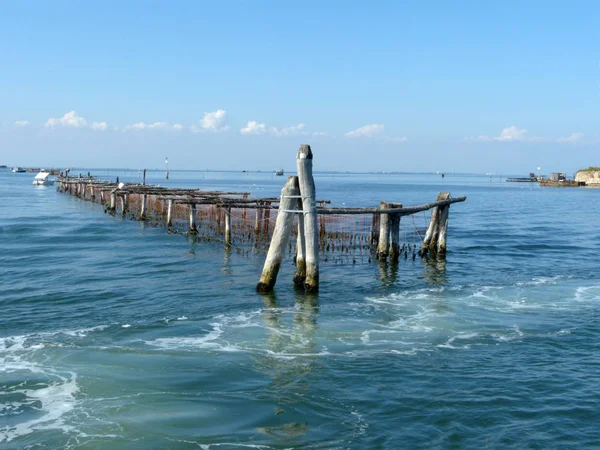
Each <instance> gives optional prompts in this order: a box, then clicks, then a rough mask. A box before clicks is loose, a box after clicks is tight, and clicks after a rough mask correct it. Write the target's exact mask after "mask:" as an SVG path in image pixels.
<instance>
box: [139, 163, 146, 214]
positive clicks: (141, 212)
mask: <svg viewBox="0 0 600 450" xmlns="http://www.w3.org/2000/svg"><path fill="white" fill-rule="evenodd" d="M145 177H146V169H144V178H145ZM146 201H147V195H146V194H143V195H142V206H141V211H140V220H146Z"/></svg>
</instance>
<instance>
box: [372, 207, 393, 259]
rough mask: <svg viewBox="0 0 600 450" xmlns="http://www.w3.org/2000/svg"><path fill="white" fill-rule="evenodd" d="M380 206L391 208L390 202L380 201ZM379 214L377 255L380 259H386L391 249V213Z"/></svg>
mask: <svg viewBox="0 0 600 450" xmlns="http://www.w3.org/2000/svg"><path fill="white" fill-rule="evenodd" d="M379 208H380V209H389V203H387V202H380V203H379ZM379 216H380V218H379V243H378V244H377V254H376V255H375V256H376V257H377V259H378V260H379V261H386V260H387V257H388V253H389V251H390V215H389V214H380V215H379Z"/></svg>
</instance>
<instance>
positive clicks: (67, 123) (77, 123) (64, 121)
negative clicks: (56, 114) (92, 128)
mask: <svg viewBox="0 0 600 450" xmlns="http://www.w3.org/2000/svg"><path fill="white" fill-rule="evenodd" d="M58 125H61V126H63V127H74V128H82V127H85V126H86V125H87V121H86V120H85V119H84V118H83V117H80V116H78V115H77V113H76V112H75V111H71V112H68V113H66V114H65V115H64V116H62V117H61V118H60V119H56V118H50V119H48V121H47V122H46V125H45V126H46V127H48V128H54V127H56V126H58Z"/></svg>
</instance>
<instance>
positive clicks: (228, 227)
mask: <svg viewBox="0 0 600 450" xmlns="http://www.w3.org/2000/svg"><path fill="white" fill-rule="evenodd" d="M225 245H227V246H229V245H231V207H229V206H227V207H226V208H225Z"/></svg>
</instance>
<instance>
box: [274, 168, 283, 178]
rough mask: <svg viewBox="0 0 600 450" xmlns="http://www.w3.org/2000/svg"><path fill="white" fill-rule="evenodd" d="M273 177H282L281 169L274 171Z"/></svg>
mask: <svg viewBox="0 0 600 450" xmlns="http://www.w3.org/2000/svg"><path fill="white" fill-rule="evenodd" d="M275 175H277V176H279V177H282V176H283V169H279V170H276V171H275Z"/></svg>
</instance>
